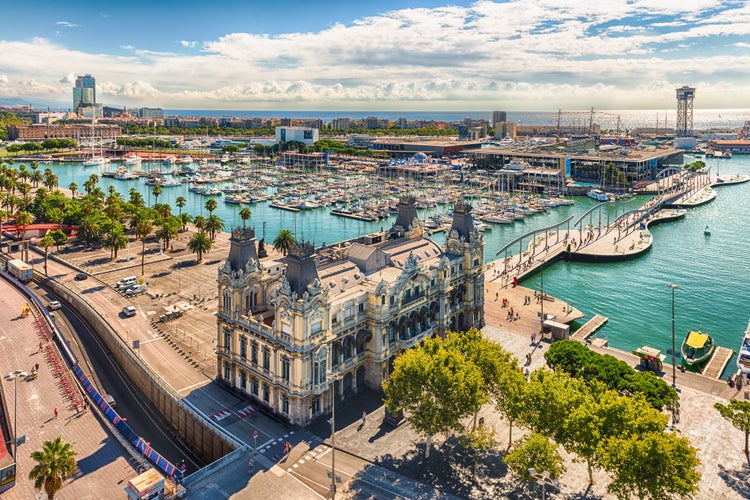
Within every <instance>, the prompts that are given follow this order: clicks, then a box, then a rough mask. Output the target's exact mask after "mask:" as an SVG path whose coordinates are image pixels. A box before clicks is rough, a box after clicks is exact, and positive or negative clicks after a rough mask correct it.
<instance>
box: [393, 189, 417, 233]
mask: <svg viewBox="0 0 750 500" xmlns="http://www.w3.org/2000/svg"><path fill="white" fill-rule="evenodd" d="M416 201H417V199H416V198H415V197H414V196H413V195H404V196H402V197H401V198H399V200H398V215H397V216H396V222H394V223H393V226H394V228H395V226H401V228H402V231H406V230H407V229H409V227H410V226H411V225H412V223H414V219H416V218H417V206H416Z"/></svg>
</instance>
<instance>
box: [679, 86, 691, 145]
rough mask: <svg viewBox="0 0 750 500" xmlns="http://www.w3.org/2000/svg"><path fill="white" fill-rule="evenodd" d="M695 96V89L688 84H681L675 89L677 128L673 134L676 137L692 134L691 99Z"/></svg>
mask: <svg viewBox="0 0 750 500" xmlns="http://www.w3.org/2000/svg"><path fill="white" fill-rule="evenodd" d="M694 98H695V89H694V88H692V87H688V86H682V87H680V88H679V89H677V128H676V129H675V135H676V136H677V137H692V136H693V99H694Z"/></svg>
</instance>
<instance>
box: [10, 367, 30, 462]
mask: <svg viewBox="0 0 750 500" xmlns="http://www.w3.org/2000/svg"><path fill="white" fill-rule="evenodd" d="M27 375H28V374H27V373H26V372H25V371H23V370H16V371H15V372H13V373H9V374H8V375H7V376H6V378H7V379H8V380H12V381H13V462H14V463H17V462H18V379H19V377H20V378H26V376H27Z"/></svg>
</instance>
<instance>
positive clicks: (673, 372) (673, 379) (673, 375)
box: [667, 284, 679, 389]
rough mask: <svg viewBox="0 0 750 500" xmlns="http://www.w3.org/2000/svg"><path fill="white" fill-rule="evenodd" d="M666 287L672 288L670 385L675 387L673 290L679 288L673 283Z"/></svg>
mask: <svg viewBox="0 0 750 500" xmlns="http://www.w3.org/2000/svg"><path fill="white" fill-rule="evenodd" d="M667 287H668V288H671V289H672V387H673V388H675V389H676V388H677V374H676V373H675V361H674V291H675V290H676V289H677V288H679V287H678V286H677V285H675V284H671V285H667Z"/></svg>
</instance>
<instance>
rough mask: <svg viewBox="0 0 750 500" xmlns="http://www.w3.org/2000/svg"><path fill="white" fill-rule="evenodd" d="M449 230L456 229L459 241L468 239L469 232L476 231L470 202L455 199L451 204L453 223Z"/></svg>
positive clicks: (469, 237)
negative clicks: (453, 203) (452, 204)
mask: <svg viewBox="0 0 750 500" xmlns="http://www.w3.org/2000/svg"><path fill="white" fill-rule="evenodd" d="M451 231H456V232H457V233H458V237H459V239H460V240H461V241H470V240H471V234H472V233H473V232H474V231H476V228H475V227H474V219H473V218H472V216H471V204H469V203H465V202H463V201H457V202H456V203H455V205H454V206H453V224H452V225H451Z"/></svg>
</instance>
